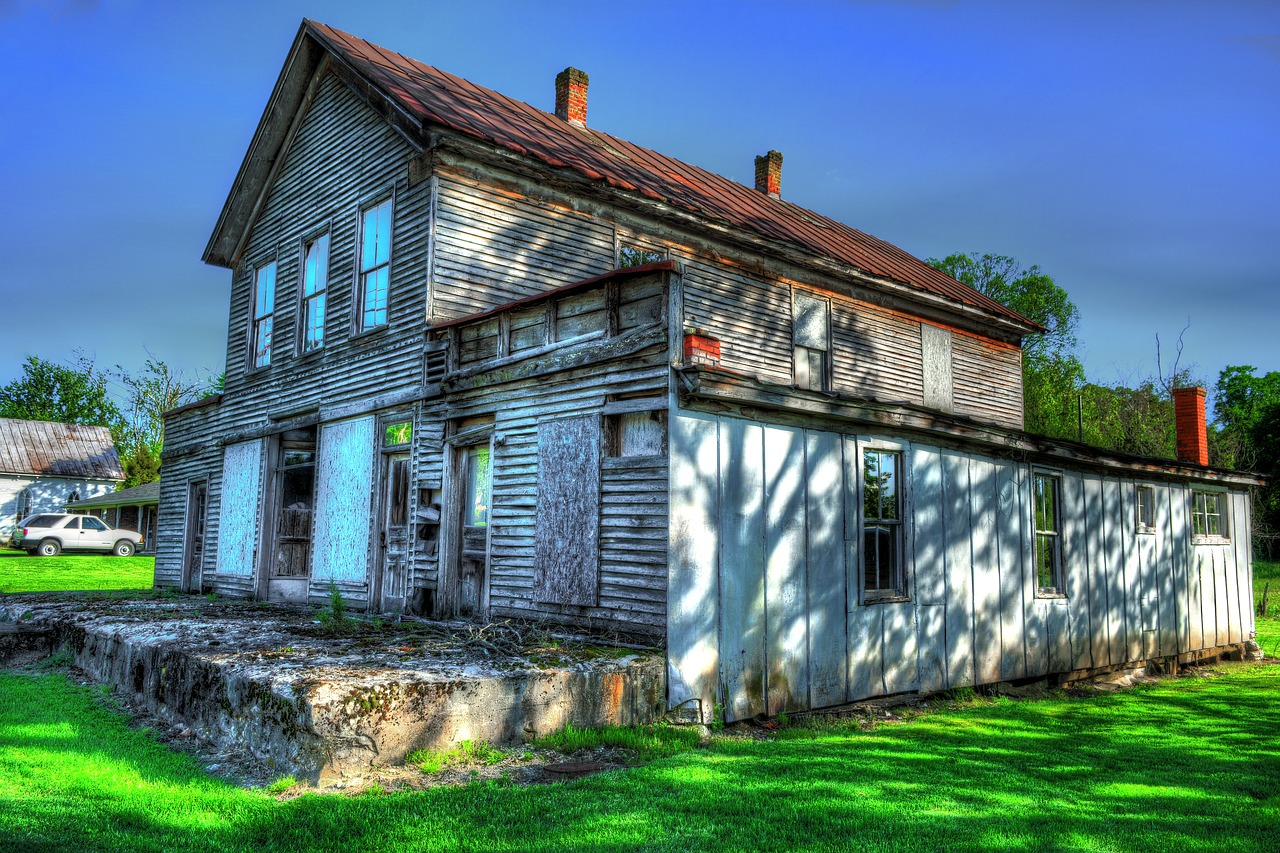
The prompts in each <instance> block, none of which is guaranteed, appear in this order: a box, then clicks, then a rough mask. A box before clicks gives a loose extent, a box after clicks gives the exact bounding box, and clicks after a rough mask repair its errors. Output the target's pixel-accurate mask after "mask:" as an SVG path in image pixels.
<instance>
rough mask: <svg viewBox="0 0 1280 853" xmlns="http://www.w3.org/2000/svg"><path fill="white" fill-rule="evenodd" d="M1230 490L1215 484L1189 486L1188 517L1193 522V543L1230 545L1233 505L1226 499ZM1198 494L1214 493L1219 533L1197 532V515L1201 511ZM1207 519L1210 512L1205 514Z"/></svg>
mask: <svg viewBox="0 0 1280 853" xmlns="http://www.w3.org/2000/svg"><path fill="white" fill-rule="evenodd" d="M1230 494H1231V493H1230V492H1229V491H1228V490H1226V489H1223V488H1215V487H1213V486H1205V485H1198V486H1189V487H1188V488H1187V498H1188V501H1189V503H1190V506H1189V507H1188V512H1187V517H1188V519H1189V520H1190V522H1191V544H1193V545H1229V544H1231V507H1230V505H1229V504H1230V502H1229V501H1228V500H1226V498H1227V497H1229V496H1230ZM1197 495H1205V496H1208V495H1213V496H1214V498H1215V500H1214V503H1215V504H1217V509H1218V511H1217V512H1216V513H1214V515H1215V516H1217V517H1218V519H1219V532H1218V533H1209V532H1207V531H1206V532H1204V533H1198V532H1196V517H1197V515H1199V514H1200V513H1198V512H1197V510H1196V496H1197ZM1204 517H1205V519H1206V521H1207V519H1208V518H1209V515H1208V513H1205V514H1204Z"/></svg>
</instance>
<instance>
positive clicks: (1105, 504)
mask: <svg viewBox="0 0 1280 853" xmlns="http://www.w3.org/2000/svg"><path fill="white" fill-rule="evenodd" d="M1102 511H1103V540H1102V542H1103V544H1102V547H1103V559H1102V565H1101V566H1100V567H1099V568H1100V569H1101V570H1103V571H1105V572H1106V586H1107V645H1108V654H1109V655H1110V656H1111V663H1113V664H1120V663H1124V661H1125V658H1126V641H1125V627H1126V626H1125V619H1124V615H1125V594H1126V592H1127V590H1126V588H1125V582H1124V555H1123V552H1122V550H1121V547H1120V484H1119V483H1118V482H1117V481H1116V480H1113V479H1111V478H1107V479H1105V480H1103V483H1102Z"/></svg>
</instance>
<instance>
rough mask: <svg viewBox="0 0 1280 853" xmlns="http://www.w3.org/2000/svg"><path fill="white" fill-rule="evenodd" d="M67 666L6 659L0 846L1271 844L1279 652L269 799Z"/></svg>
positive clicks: (1274, 839) (0, 726)
mask: <svg viewBox="0 0 1280 853" xmlns="http://www.w3.org/2000/svg"><path fill="white" fill-rule="evenodd" d="M99 694H100V691H98V690H96V689H94V688H90V687H80V686H77V685H74V684H72V683H70V682H69V681H68V680H67V679H66V678H64V677H62V676H61V675H59V674H43V675H32V674H14V673H7V674H0V695H2V696H3V697H4V701H3V702H0V849H3V850H6V851H10V850H12V851H19V850H31V851H55V850H65V851H91V850H113V851H114V850H120V851H135V850H136V851H162V850H163V851H182V850H201V851H203V850H228V851H254V853H267V851H305V850H326V851H359V853H373V851H384V850H385V851H406V850H437V849H440V850H590V851H612V850H619V851H621V850H631V849H648V850H699V851H701V850H797V849H833V850H834V849H845V850H848V849H858V850H950V851H956V850H973V851H978V850H981V851H988V850H1108V851H1121V850H1123V851H1158V853H1168V851H1172V850H1213V851H1215V853H1217V851H1274V850H1276V849H1277V844H1278V843H1280V703H1278V702H1277V701H1276V698H1277V696H1280V666H1276V665H1272V664H1236V665H1231V666H1229V667H1226V672H1225V674H1224V675H1221V676H1220V677H1201V678H1184V679H1179V680H1173V681H1166V682H1164V683H1161V684H1159V685H1156V686H1150V687H1141V688H1138V689H1134V690H1131V691H1125V692H1119V693H1111V694H1103V695H1099V696H1096V697H1090V698H1085V699H1079V698H1076V699H1072V698H1065V697H1050V698H1045V699H1039V700H1034V701H1021V702H1012V701H1008V700H998V701H994V702H986V701H979V702H976V703H972V704H970V705H969V706H967V707H959V708H949V709H944V710H938V711H931V712H928V713H925V714H922V715H920V716H918V717H917V718H916V719H914V720H911V721H910V722H908V723H907V724H903V725H896V724H895V725H882V726H880V727H878V728H876V729H874V730H872V731H861V730H859V729H858V728H857V727H856V726H854V725H833V724H828V725H825V726H822V727H817V728H791V729H784V730H783V731H781V732H780V733H779V734H778V735H777V737H776V739H774V740H770V741H760V740H755V739H730V738H725V737H718V738H716V739H715V740H713V742H712V745H711V746H710V747H709V748H706V749H700V750H696V751H693V752H686V753H683V754H680V755H676V756H674V757H670V758H664V759H660V760H657V761H654V762H653V763H651V764H648V765H646V766H644V767H640V768H636V769H631V770H626V771H619V772H611V773H606V774H602V775H599V776H594V777H589V778H587V779H583V780H579V781H576V782H570V783H564V784H556V785H544V786H533V787H524V788H522V787H515V786H507V785H501V784H496V783H492V782H490V783H478V784H472V785H468V786H462V787H449V788H437V789H433V790H428V791H423V792H416V793H393V794H365V795H363V796H359V797H343V796H318V795H306V796H302V797H300V798H296V799H292V800H287V801H279V800H276V799H274V798H273V797H271V796H270V795H268V794H266V793H264V792H261V791H251V790H244V789H240V788H235V787H232V786H230V785H227V784H223V783H221V782H217V781H214V780H212V779H210V778H209V777H207V776H205V775H204V774H203V773H202V772H201V771H200V769H199V768H198V767H197V766H196V764H195V763H194V762H193V761H192V760H190V759H188V758H187V757H185V756H182V755H178V754H175V753H173V752H170V751H169V750H168V749H166V748H165V747H164V746H162V745H160V744H159V743H157V742H156V741H155V740H153V739H152V738H151V737H150V735H149V734H148V733H147V732H146V731H141V730H136V729H131V728H129V726H128V724H127V722H126V720H125V718H124V717H123V716H122V715H120V714H117V713H115V712H113V711H111V710H108V709H107V708H105V707H103V705H102V703H101V701H100V699H99Z"/></svg>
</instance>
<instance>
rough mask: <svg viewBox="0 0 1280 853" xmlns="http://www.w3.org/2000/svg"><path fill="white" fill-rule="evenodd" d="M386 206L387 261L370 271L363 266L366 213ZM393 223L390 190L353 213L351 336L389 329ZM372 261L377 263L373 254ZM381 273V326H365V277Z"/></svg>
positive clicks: (392, 201)
mask: <svg viewBox="0 0 1280 853" xmlns="http://www.w3.org/2000/svg"><path fill="white" fill-rule="evenodd" d="M384 204H387V205H390V208H389V212H388V215H387V260H386V262H385V263H382V264H374V265H373V266H371V267H367V268H366V267H365V266H364V235H365V217H366V215H367V214H368V213H369V211H371V210H374V209H376V208H379V207H381V206H382V205H384ZM395 222H396V196H395V191H394V188H390V189H387V190H384V191H382V192H379V193H377V194H375V195H371V196H369V198H368V199H366V200H365V201H362V202H361V203H360V205H359V207H358V209H357V212H356V245H355V253H354V254H355V257H354V259H353V265H354V267H355V285H354V290H355V292H354V293H353V298H352V303H351V304H352V305H353V306H354V310H353V311H352V312H351V314H352V316H351V324H352V335H353V336H358V335H365V334H370V333H373V332H377V331H381V330H382V329H386V328H387V327H389V326H390V325H391V259H392V258H393V257H394V256H395V231H396V228H395ZM374 260H377V255H376V253H375V256H374ZM381 269H385V270H386V271H387V292H386V306H385V307H384V308H383V309H382V310H383V311H384V312H385V317H384V319H383V321H382V322H381V323H377V324H375V325H371V326H366V325H365V322H364V316H365V297H366V293H365V286H364V283H365V277H366V276H367V275H368V274H369V273H371V272H377V271H378V270H381Z"/></svg>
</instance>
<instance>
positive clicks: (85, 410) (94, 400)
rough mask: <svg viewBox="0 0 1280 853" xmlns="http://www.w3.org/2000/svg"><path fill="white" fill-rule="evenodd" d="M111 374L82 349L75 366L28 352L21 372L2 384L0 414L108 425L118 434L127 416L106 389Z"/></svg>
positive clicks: (41, 419)
mask: <svg viewBox="0 0 1280 853" xmlns="http://www.w3.org/2000/svg"><path fill="white" fill-rule="evenodd" d="M109 378H110V377H109V375H108V374H107V373H105V372H104V371H101V370H98V369H97V368H96V367H95V366H94V363H93V359H90V358H87V357H86V356H85V355H84V354H83V353H77V354H76V362H75V365H74V366H72V367H66V366H63V365H61V364H55V363H54V362H52V361H45V360H44V359H42V358H39V357H38V356H34V355H31V356H27V361H26V363H25V364H23V366H22V376H21V377H19V378H18V379H15V380H13V381H12V382H10V383H9V384H7V385H5V386H4V387H2V388H0V417H5V418H21V419H24V420H32V421H57V422H58V423H66V424H85V425H88V426H105V427H108V428H110V429H111V431H112V434H113V435H117V434H118V433H119V431H120V430H121V429H122V428H123V427H124V419H123V418H122V417H121V415H120V409H119V408H118V407H117V406H116V404H115V403H113V402H112V401H111V397H110V395H109V393H108V391H107V381H108V379H109Z"/></svg>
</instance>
